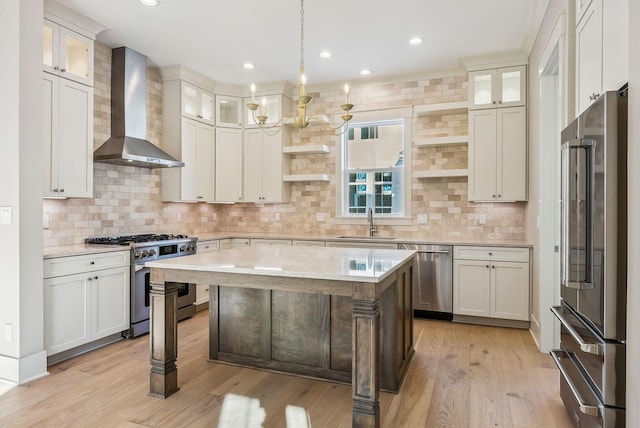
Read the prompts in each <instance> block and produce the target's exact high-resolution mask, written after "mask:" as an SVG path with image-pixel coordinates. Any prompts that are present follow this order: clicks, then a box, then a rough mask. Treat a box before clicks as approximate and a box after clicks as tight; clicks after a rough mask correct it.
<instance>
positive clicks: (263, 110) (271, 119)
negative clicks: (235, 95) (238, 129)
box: [243, 94, 291, 128]
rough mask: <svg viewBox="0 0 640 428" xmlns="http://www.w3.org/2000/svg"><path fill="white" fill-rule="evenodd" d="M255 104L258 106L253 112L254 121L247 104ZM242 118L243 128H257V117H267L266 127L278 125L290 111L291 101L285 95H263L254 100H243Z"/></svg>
mask: <svg viewBox="0 0 640 428" xmlns="http://www.w3.org/2000/svg"><path fill="white" fill-rule="evenodd" d="M251 102H255V103H256V104H258V105H259V107H258V109H257V110H256V111H255V116H256V119H255V120H254V112H253V111H252V110H249V108H248V107H247V104H248V103H251ZM243 111H244V117H245V125H244V126H245V128H257V127H258V125H257V124H256V120H257V116H259V115H262V116H267V120H266V122H265V124H266V125H273V124H275V123H278V122H279V121H280V120H281V119H282V118H283V117H284V116H285V115H287V114H289V113H290V111H291V99H290V98H289V97H287V96H285V95H281V94H277V95H265V96H256V97H255V98H253V99H252V98H245V99H244V109H243Z"/></svg>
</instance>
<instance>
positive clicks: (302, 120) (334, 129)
mask: <svg viewBox="0 0 640 428" xmlns="http://www.w3.org/2000/svg"><path fill="white" fill-rule="evenodd" d="M306 83H307V82H306V77H305V74H304V0H300V79H299V81H298V114H297V115H287V116H284V117H283V118H282V119H280V120H279V121H278V122H276V123H273V124H269V125H267V121H268V120H269V117H268V116H267V109H266V100H265V99H263V100H262V105H260V104H258V103H256V86H255V84H252V85H251V102H250V103H247V107H248V108H249V110H251V113H252V116H253V121H254V122H255V124H256V125H258V127H260V128H262V129H263V130H264V131H265V132H266V133H268V134H270V135H275V134H276V133H278V132H279V131H280V129H282V126H283V125H284V126H291V127H293V128H298V129H303V128H306V127H308V126H309V125H311V124H312V123H316V124H318V125H320V126H321V128H322V129H323V130H324V131H325V132H327V133H329V134H332V135H341V134H344V133H345V132H346V130H347V128H348V126H347V125H348V123H349V120H351V118H352V117H353V116H352V115H351V114H349V111H350V110H351V109H352V108H353V104H351V102H350V94H349V85H344V91H345V102H344V104H342V105H341V106H340V107H341V108H342V110H343V111H344V114H343V115H342V116H341V117H340V118H341V119H342V122H341V123H339V124H332V123H331V122H330V121H327V120H326V119H325V118H323V117H322V116H318V115H313V116H307V104H309V102H311V99H312V97H311V96H310V95H307V92H306V89H305V85H306Z"/></svg>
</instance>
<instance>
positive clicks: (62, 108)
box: [42, 72, 93, 198]
mask: <svg viewBox="0 0 640 428" xmlns="http://www.w3.org/2000/svg"><path fill="white" fill-rule="evenodd" d="M42 75H43V86H42V95H43V119H44V121H43V145H44V146H43V149H44V156H45V160H44V168H45V169H44V174H43V177H44V183H43V196H44V197H67V198H90V197H92V196H93V88H91V87H89V86H86V85H82V84H79V83H77V82H74V81H71V80H68V79H62V78H60V77H58V76H55V75H52V74H50V73H46V72H45V73H42Z"/></svg>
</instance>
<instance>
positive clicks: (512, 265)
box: [453, 246, 529, 321]
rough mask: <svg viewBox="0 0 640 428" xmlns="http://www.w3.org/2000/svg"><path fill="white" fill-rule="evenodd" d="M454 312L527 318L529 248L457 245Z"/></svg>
mask: <svg viewBox="0 0 640 428" xmlns="http://www.w3.org/2000/svg"><path fill="white" fill-rule="evenodd" d="M453 313H454V317H455V315H463V316H473V317H484V318H498V319H506V320H514V321H528V320H529V249H528V248H519V247H513V248H511V247H462V246H456V247H454V250H453Z"/></svg>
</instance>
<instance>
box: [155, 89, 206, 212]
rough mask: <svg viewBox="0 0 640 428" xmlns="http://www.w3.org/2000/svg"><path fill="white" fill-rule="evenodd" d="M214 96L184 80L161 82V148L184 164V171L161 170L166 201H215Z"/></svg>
mask: <svg viewBox="0 0 640 428" xmlns="http://www.w3.org/2000/svg"><path fill="white" fill-rule="evenodd" d="M211 93H213V91H210V92H208V91H206V90H203V89H201V88H200V87H199V86H195V85H192V84H191V83H189V82H187V81H185V80H182V79H174V78H172V79H171V80H165V81H163V82H162V140H163V145H162V148H163V149H164V150H166V151H167V152H168V153H169V154H171V155H172V156H173V157H175V158H176V159H179V160H180V161H182V162H184V163H185V166H184V167H181V168H162V170H161V172H160V174H161V186H162V200H163V201H168V202H170V201H175V202H179V201H182V202H213V201H214V200H215V192H214V190H215V188H214V187H215V185H214V183H215V127H214V126H213V96H212V95H210V94H211ZM203 111H204V112H205V114H204V115H203V114H202V112H203ZM185 112H187V113H189V114H185Z"/></svg>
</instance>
